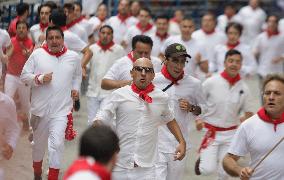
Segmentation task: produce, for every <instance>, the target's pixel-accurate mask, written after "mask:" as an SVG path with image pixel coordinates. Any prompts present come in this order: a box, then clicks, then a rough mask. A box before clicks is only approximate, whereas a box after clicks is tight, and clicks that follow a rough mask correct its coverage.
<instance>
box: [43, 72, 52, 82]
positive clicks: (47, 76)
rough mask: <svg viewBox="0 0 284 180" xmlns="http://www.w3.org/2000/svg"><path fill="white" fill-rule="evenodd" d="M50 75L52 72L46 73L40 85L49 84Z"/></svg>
mask: <svg viewBox="0 0 284 180" xmlns="http://www.w3.org/2000/svg"><path fill="white" fill-rule="evenodd" d="M52 74H53V72H51V73H48V74H45V75H44V76H43V80H42V83H43V84H47V83H50V82H51V80H52Z"/></svg>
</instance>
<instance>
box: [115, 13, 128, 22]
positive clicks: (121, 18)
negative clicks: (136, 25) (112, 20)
mask: <svg viewBox="0 0 284 180" xmlns="http://www.w3.org/2000/svg"><path fill="white" fill-rule="evenodd" d="M117 17H118V19H119V20H120V21H121V22H122V23H125V21H126V20H127V19H128V18H129V17H130V15H129V14H127V15H126V16H122V15H121V14H118V15H117Z"/></svg>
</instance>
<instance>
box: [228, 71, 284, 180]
mask: <svg viewBox="0 0 284 180" xmlns="http://www.w3.org/2000/svg"><path fill="white" fill-rule="evenodd" d="M262 92H263V94H262V98H263V107H261V108H260V109H259V111H258V112H257V114H256V115H254V116H253V117H251V118H250V119H248V120H247V121H245V122H244V123H242V124H241V126H240V127H239V128H238V130H237V132H236V134H235V136H234V138H233V140H232V143H231V146H230V148H229V150H228V153H227V154H226V156H225V158H224V160H223V166H224V169H225V170H226V172H227V173H228V174H230V175H231V176H234V177H240V179H242V180H244V179H250V180H256V179H269V180H279V179H283V177H284V171H283V166H284V161H283V159H284V154H283V152H284V143H283V142H281V143H280V144H279V145H278V146H277V147H276V148H275V149H274V150H273V151H272V152H271V154H269V155H268V156H267V157H266V159H264V160H263V161H262V163H260V164H259V166H258V167H257V168H256V169H255V170H254V171H253V168H255V167H256V164H258V163H259V162H260V161H261V160H262V158H263V157H264V156H265V155H266V154H267V153H268V152H270V151H271V150H272V148H273V147H274V146H275V145H276V144H277V143H278V142H280V140H281V139H282V138H283V137H284V76H283V74H282V75H279V74H270V75H268V76H267V77H266V79H265V80H264V83H263V87H262ZM248 153H249V154H250V157H251V163H250V165H249V167H242V166H240V165H239V164H238V163H237V161H238V160H239V159H240V157H243V156H245V155H246V154H248Z"/></svg>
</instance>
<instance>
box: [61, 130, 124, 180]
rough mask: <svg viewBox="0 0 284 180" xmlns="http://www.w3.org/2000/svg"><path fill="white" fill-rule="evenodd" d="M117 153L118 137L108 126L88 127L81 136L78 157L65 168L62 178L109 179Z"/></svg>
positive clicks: (77, 179) (71, 179)
mask: <svg viewBox="0 0 284 180" xmlns="http://www.w3.org/2000/svg"><path fill="white" fill-rule="evenodd" d="M118 153H119V139H118V137H117V135H116V134H115V132H114V131H113V130H112V129H111V128H110V127H108V126H105V125H99V126H94V127H93V126H91V127H89V128H88V129H87V130H86V131H85V132H84V133H83V135H82V136H81V139H80V148H79V156H80V157H79V158H78V159H77V160H75V161H74V162H73V164H72V165H71V166H70V167H69V168H68V169H67V171H66V173H65V175H64V178H63V180H111V171H112V169H113V168H114V165H115V163H116V160H117V154H118Z"/></svg>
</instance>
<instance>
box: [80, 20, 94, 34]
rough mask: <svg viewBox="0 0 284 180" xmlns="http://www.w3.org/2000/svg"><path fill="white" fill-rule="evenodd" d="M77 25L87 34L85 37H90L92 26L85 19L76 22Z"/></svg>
mask: <svg viewBox="0 0 284 180" xmlns="http://www.w3.org/2000/svg"><path fill="white" fill-rule="evenodd" d="M78 24H79V25H80V26H81V27H83V28H84V30H85V31H86V33H87V36H88V37H89V36H90V35H92V34H93V29H92V28H93V25H92V24H91V23H90V21H89V20H87V19H82V20H81V21H80V22H78Z"/></svg>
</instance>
